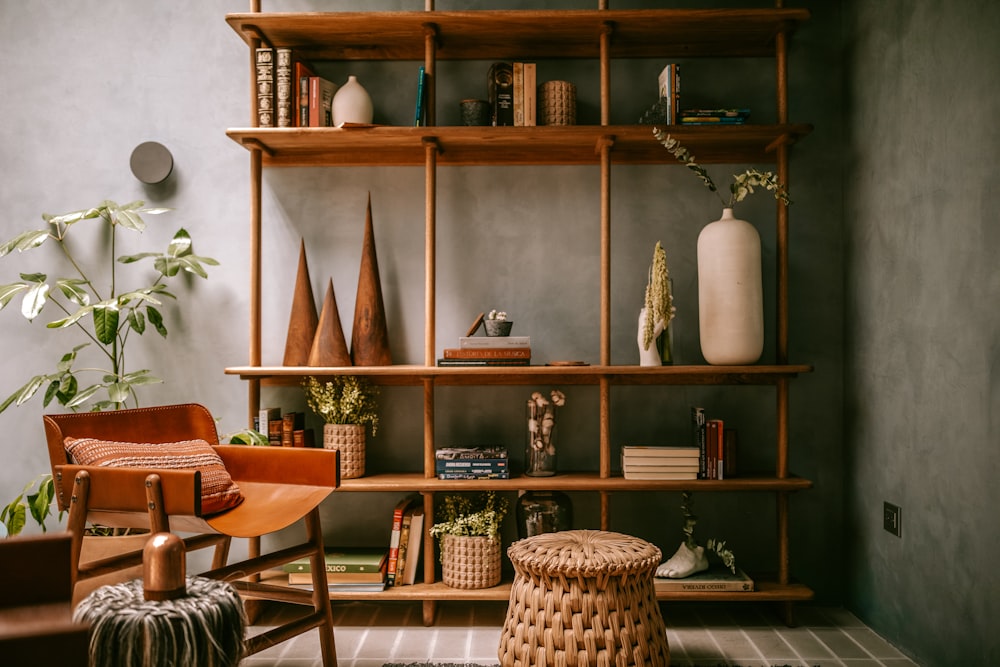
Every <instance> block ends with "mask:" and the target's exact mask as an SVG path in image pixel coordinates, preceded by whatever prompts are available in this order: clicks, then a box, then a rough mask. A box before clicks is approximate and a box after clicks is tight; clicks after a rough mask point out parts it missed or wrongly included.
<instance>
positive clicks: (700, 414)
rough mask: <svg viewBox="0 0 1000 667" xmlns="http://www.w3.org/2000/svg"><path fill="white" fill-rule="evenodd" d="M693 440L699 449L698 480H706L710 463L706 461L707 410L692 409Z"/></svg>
mask: <svg viewBox="0 0 1000 667" xmlns="http://www.w3.org/2000/svg"><path fill="white" fill-rule="evenodd" d="M691 439H692V443H693V444H694V446H695V447H697V448H698V465H699V470H698V479H705V473H706V472H708V463H707V461H706V459H705V454H706V452H705V408H698V407H693V408H691Z"/></svg>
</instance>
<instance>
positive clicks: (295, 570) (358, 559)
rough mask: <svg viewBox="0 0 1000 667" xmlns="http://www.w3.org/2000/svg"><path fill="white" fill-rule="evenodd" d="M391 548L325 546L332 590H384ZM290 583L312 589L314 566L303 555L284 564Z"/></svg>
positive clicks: (327, 575) (327, 570)
mask: <svg viewBox="0 0 1000 667" xmlns="http://www.w3.org/2000/svg"><path fill="white" fill-rule="evenodd" d="M387 560H388V552H387V551H386V549H385V548H384V547H383V548H377V547H373V548H368V547H344V548H340V549H327V550H326V581H327V584H328V585H329V587H330V591H339V592H369V591H381V590H385V577H386V564H387ZM283 569H284V571H285V572H287V573H288V583H289V585H292V586H304V587H307V588H309V589H312V566H311V564H310V562H309V559H308V558H303V559H300V560H297V561H294V562H292V563H287V564H285V565H284V567H283Z"/></svg>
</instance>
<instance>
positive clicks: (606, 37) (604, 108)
mask: <svg viewBox="0 0 1000 667" xmlns="http://www.w3.org/2000/svg"><path fill="white" fill-rule="evenodd" d="M612 32H614V24H613V23H612V22H610V21H605V22H604V23H602V24H601V125H610V124H611V33H612Z"/></svg>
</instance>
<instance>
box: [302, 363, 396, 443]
mask: <svg viewBox="0 0 1000 667" xmlns="http://www.w3.org/2000/svg"><path fill="white" fill-rule="evenodd" d="M302 389H303V391H304V392H305V395H306V403H307V404H308V405H309V409H310V410H312V411H313V412H315V413H316V414H317V415H319V416H320V417H322V418H323V421H324V422H325V423H327V424H368V425H370V426H371V427H372V436H374V435H375V433H376V431H378V423H379V416H378V403H377V401H376V400H375V399H376V398H377V397H378V387H376V386H375V385H373V384H372V383H371V381H370V380H368V379H367V378H364V377H359V376H356V375H335V376H332V377H330V378H328V379H326V380H325V381H324V382H320V381H319V380H317V379H316V378H315V377H311V376H310V377H307V378H306V379H305V381H303V383H302Z"/></svg>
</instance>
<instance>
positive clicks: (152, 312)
mask: <svg viewBox="0 0 1000 667" xmlns="http://www.w3.org/2000/svg"><path fill="white" fill-rule="evenodd" d="M146 319H148V320H149V323H150V324H152V325H153V328H154V329H156V331H157V333H159V334H160V335H161V336H163V337H164V338H166V337H167V327H165V326H163V315H161V314H160V311H158V310H157V309H156V308H153V307H152V306H146Z"/></svg>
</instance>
